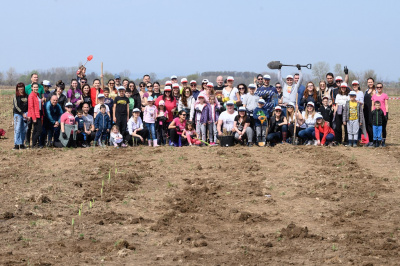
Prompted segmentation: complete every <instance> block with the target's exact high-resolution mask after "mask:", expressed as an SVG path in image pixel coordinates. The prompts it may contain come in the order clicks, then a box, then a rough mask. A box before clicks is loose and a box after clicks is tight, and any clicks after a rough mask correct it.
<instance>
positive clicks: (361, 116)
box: [343, 101, 367, 135]
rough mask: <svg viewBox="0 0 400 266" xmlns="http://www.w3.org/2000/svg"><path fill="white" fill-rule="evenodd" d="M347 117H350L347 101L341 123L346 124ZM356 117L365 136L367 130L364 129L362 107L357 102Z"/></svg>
mask: <svg viewBox="0 0 400 266" xmlns="http://www.w3.org/2000/svg"><path fill="white" fill-rule="evenodd" d="M349 117H350V101H347V102H346V105H345V106H344V108H343V122H348V121H349ZM357 117H358V121H359V122H360V123H361V130H362V133H363V134H364V135H365V134H366V133H367V129H366V127H365V120H364V111H363V105H362V104H360V103H359V102H357Z"/></svg>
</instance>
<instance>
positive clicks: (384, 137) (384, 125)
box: [382, 119, 387, 139]
mask: <svg viewBox="0 0 400 266" xmlns="http://www.w3.org/2000/svg"><path fill="white" fill-rule="evenodd" d="M386 126H387V120H386V119H383V121H382V138H383V139H386Z"/></svg>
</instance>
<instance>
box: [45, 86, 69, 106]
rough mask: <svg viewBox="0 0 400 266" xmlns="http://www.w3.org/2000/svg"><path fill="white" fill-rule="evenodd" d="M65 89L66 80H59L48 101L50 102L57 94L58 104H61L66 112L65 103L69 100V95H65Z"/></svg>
mask: <svg viewBox="0 0 400 266" xmlns="http://www.w3.org/2000/svg"><path fill="white" fill-rule="evenodd" d="M64 89H65V84H64V82H62V80H59V81H57V83H56V89H55V90H54V92H53V93H52V94H50V95H49V97H48V98H47V101H48V102H49V101H50V99H51V97H52V96H53V95H56V96H57V99H58V101H57V102H58V104H59V105H60V106H61V109H62V111H63V112H65V104H66V103H67V102H68V99H67V96H65V95H64V94H63V92H64Z"/></svg>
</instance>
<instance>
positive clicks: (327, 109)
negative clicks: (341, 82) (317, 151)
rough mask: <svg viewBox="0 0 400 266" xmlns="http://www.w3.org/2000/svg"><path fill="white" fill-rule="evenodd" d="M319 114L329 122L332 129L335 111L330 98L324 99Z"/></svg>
mask: <svg viewBox="0 0 400 266" xmlns="http://www.w3.org/2000/svg"><path fill="white" fill-rule="evenodd" d="M318 112H320V114H321V115H322V118H323V119H324V120H325V122H328V125H329V126H330V127H332V119H333V110H332V107H331V106H330V105H329V97H328V96H325V97H323V99H322V105H321V106H320V107H319V109H318Z"/></svg>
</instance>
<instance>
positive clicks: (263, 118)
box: [258, 115, 267, 147]
mask: <svg viewBox="0 0 400 266" xmlns="http://www.w3.org/2000/svg"><path fill="white" fill-rule="evenodd" d="M258 119H259V120H260V122H261V126H262V124H264V122H265V120H266V119H267V117H266V116H265V115H262V116H259V117H258ZM258 146H260V147H264V146H265V142H263V141H259V142H258Z"/></svg>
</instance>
